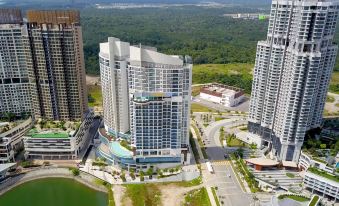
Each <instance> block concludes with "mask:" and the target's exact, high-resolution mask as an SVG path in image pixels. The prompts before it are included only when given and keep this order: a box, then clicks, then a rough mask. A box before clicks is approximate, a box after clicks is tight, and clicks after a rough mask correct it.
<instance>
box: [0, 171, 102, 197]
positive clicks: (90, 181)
mask: <svg viewBox="0 0 339 206" xmlns="http://www.w3.org/2000/svg"><path fill="white" fill-rule="evenodd" d="M49 177H60V178H70V179H74V180H76V181H78V182H80V183H82V184H84V185H86V186H88V187H90V188H92V189H94V190H98V191H101V192H107V189H106V188H105V187H104V186H100V185H97V184H96V183H95V179H96V178H95V177H93V176H91V175H88V174H86V173H81V174H80V176H76V177H75V176H73V174H71V172H70V171H69V169H68V168H56V167H48V168H39V169H36V170H33V171H31V172H28V173H26V174H21V175H18V176H15V177H11V178H9V179H7V180H6V181H5V182H3V183H1V184H0V195H2V194H3V193H5V192H7V191H9V190H11V189H12V188H14V187H16V186H18V185H20V184H23V183H25V182H29V181H32V180H36V179H42V178H49Z"/></svg>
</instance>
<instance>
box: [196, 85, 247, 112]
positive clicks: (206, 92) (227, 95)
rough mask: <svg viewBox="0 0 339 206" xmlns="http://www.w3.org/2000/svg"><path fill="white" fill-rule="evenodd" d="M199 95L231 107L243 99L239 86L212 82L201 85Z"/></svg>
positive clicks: (242, 92)
mask: <svg viewBox="0 0 339 206" xmlns="http://www.w3.org/2000/svg"><path fill="white" fill-rule="evenodd" d="M200 97H201V98H202V99H205V100H207V101H211V102H215V103H218V104H221V105H224V106H226V107H233V106H236V105H238V104H239V103H241V102H242V101H243V100H244V91H243V90H242V89H239V88H235V87H231V86H227V85H222V84H215V83H214V84H209V85H206V86H204V87H202V88H201V90H200Z"/></svg>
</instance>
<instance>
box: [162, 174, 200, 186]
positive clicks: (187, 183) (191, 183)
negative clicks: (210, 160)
mask: <svg viewBox="0 0 339 206" xmlns="http://www.w3.org/2000/svg"><path fill="white" fill-rule="evenodd" d="M201 183H202V178H201V176H200V177H198V178H195V179H193V180H191V181H182V182H174V183H173V184H175V185H177V186H180V187H193V186H197V185H200V184H201ZM165 184H166V183H165Z"/></svg>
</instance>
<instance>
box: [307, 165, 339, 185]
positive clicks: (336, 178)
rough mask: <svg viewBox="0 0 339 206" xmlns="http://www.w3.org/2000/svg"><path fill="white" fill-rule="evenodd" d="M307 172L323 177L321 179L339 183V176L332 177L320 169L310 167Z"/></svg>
mask: <svg viewBox="0 0 339 206" xmlns="http://www.w3.org/2000/svg"><path fill="white" fill-rule="evenodd" d="M307 172H310V173H313V174H315V175H318V176H321V177H324V178H326V179H330V180H333V181H335V182H337V183H338V182H339V176H336V175H332V174H330V173H328V172H326V171H323V170H320V169H317V168H314V167H309V168H308V169H307Z"/></svg>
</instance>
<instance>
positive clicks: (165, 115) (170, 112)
mask: <svg viewBox="0 0 339 206" xmlns="http://www.w3.org/2000/svg"><path fill="white" fill-rule="evenodd" d="M99 57H100V73H101V82H102V90H103V102H104V124H105V129H106V131H101V132H100V137H101V138H102V145H101V146H100V148H99V150H100V151H99V152H100V153H101V154H102V155H103V156H104V157H105V158H108V159H109V160H111V161H112V162H114V163H118V164H120V165H122V166H126V165H128V166H129V167H130V166H132V167H134V166H135V165H138V164H152V163H179V164H180V163H182V162H183V161H185V158H187V156H186V153H187V148H188V144H189V142H188V141H189V139H188V137H189V122H190V118H189V114H190V112H189V111H190V99H191V83H192V61H191V59H190V57H188V56H186V57H179V56H169V55H165V54H162V53H159V52H157V51H156V48H152V47H144V46H141V45H138V46H130V44H129V43H126V42H122V41H120V40H119V39H116V38H109V39H108V42H106V43H102V44H100V54H99ZM127 126H128V127H127ZM112 131H115V133H112ZM117 133H119V134H122V133H124V135H119V136H115V135H117ZM113 136H115V137H113ZM121 138H126V139H127V140H128V141H129V143H130V147H131V148H132V149H131V151H126V150H124V149H121V148H120V149H119V142H118V141H117V139H121ZM122 151H125V152H122Z"/></svg>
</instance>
